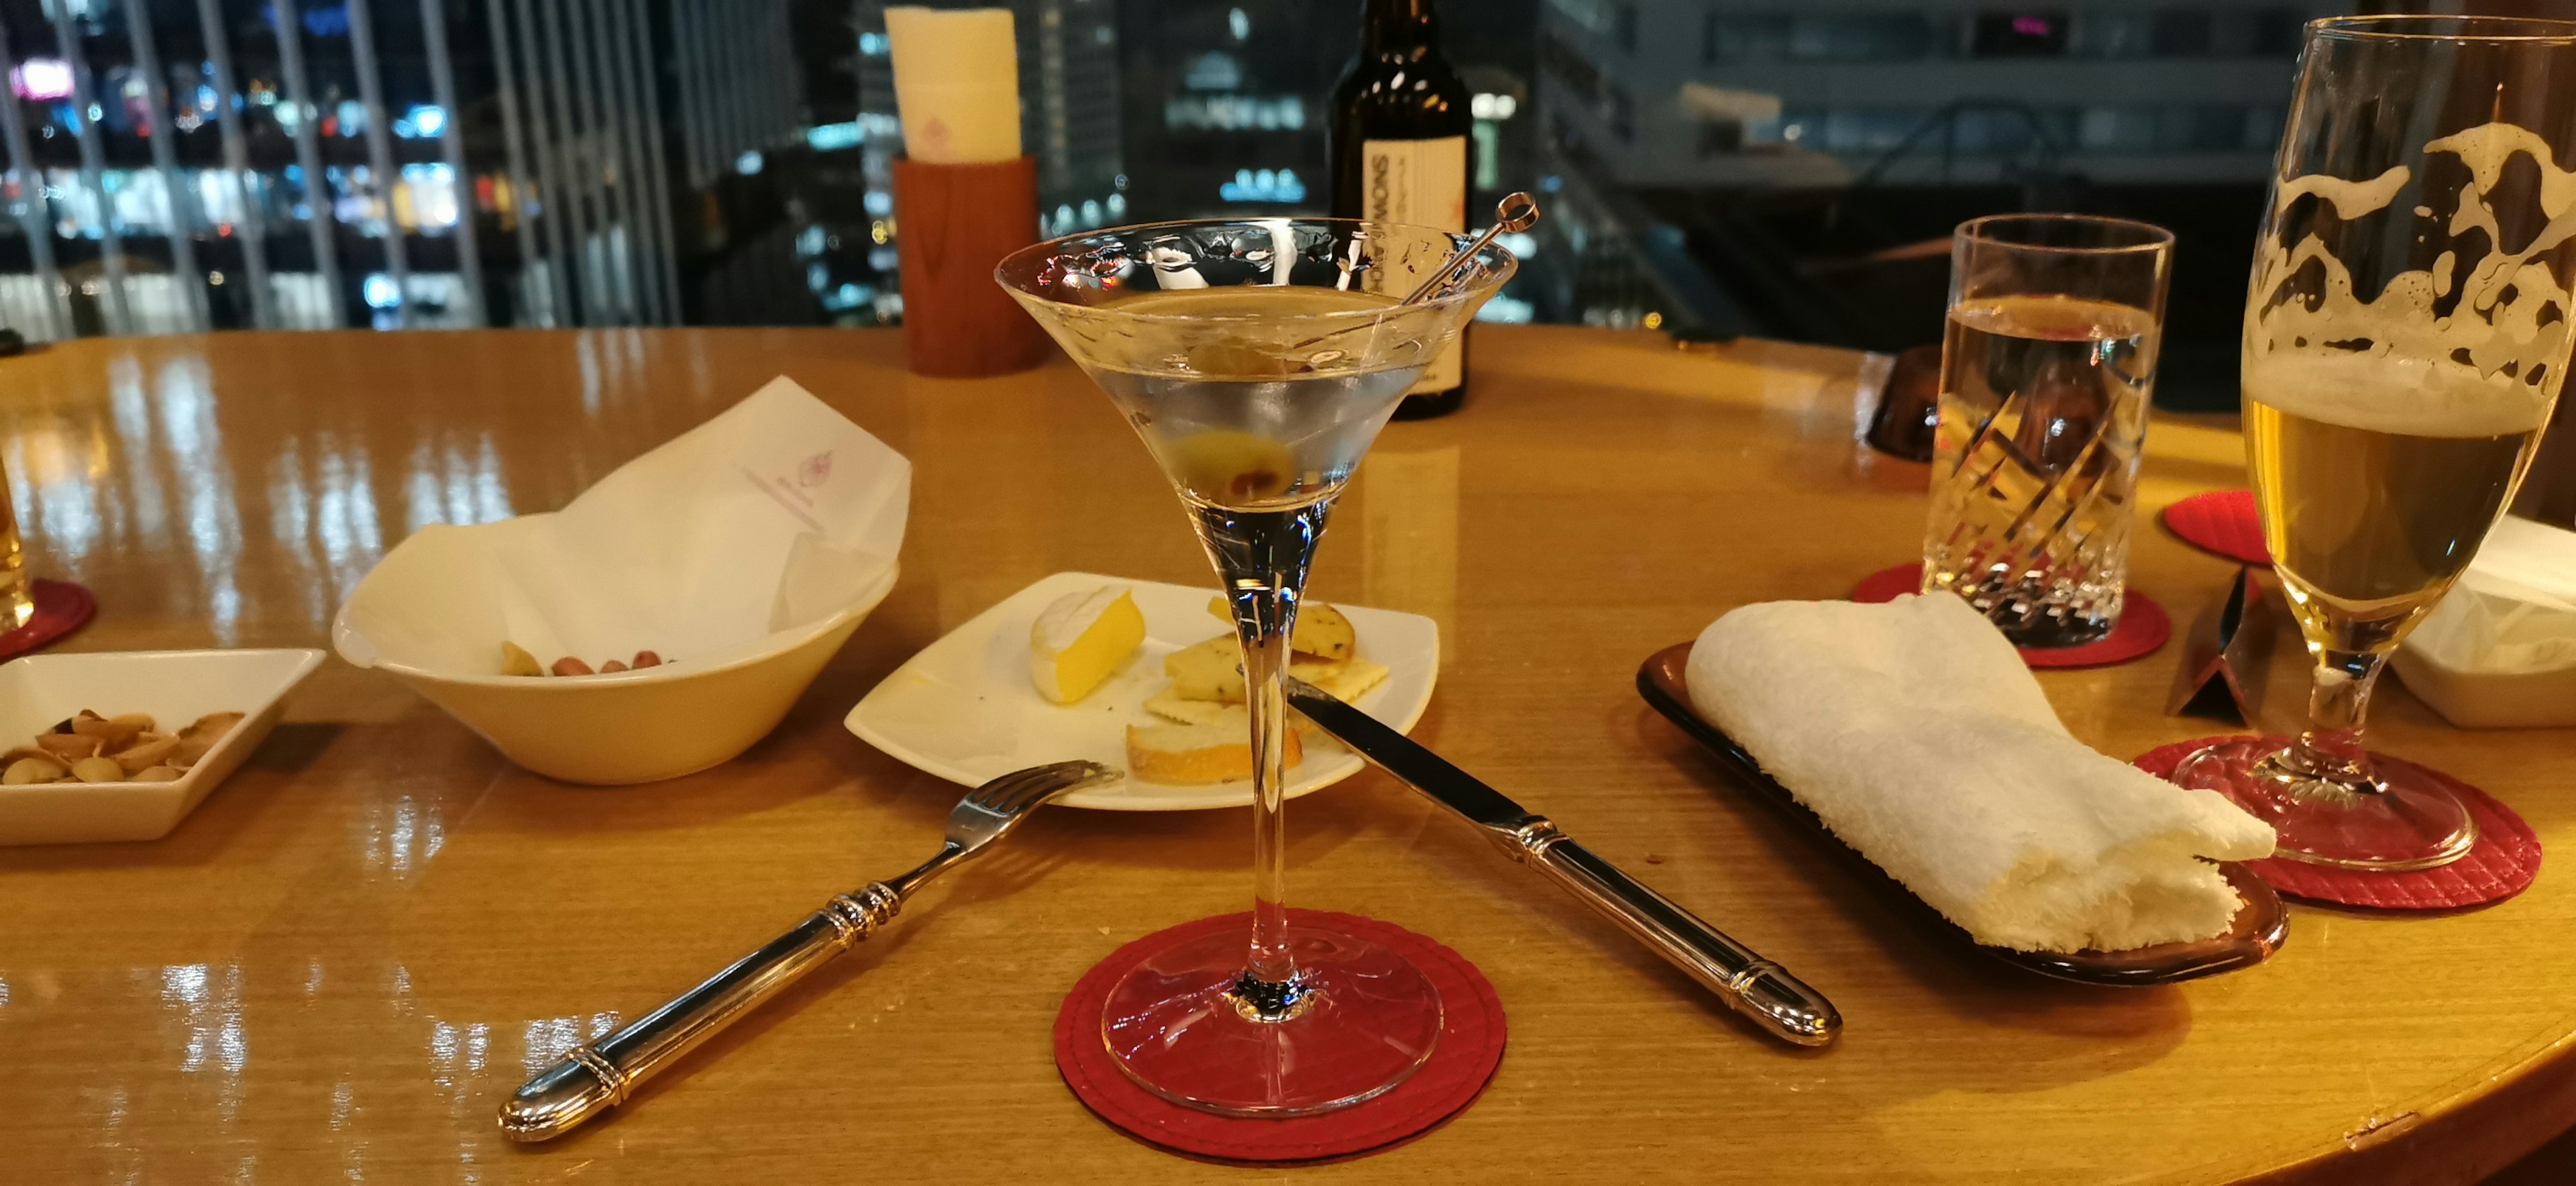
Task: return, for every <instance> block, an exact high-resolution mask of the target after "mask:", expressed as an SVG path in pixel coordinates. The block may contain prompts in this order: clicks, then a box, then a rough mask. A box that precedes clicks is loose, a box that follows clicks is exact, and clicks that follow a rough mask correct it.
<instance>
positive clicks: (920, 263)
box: [894, 156, 1047, 379]
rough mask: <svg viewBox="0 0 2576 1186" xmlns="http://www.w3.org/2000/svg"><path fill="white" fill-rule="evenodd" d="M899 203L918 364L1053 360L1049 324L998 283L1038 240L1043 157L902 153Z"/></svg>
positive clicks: (915, 367) (1007, 369)
mask: <svg viewBox="0 0 2576 1186" xmlns="http://www.w3.org/2000/svg"><path fill="white" fill-rule="evenodd" d="M894 209H895V219H896V234H895V243H896V250H897V252H898V254H899V255H900V257H901V261H902V267H903V341H904V346H905V348H906V352H907V353H908V355H909V356H910V365H911V368H912V373H914V374H916V375H929V376H932V377H935V378H943V379H974V378H982V377H986V376H990V375H1007V374H1010V373H1012V372H1014V371H1024V370H1027V369H1029V368H1030V367H1034V366H1036V365H1038V364H1039V363H1041V362H1043V361H1045V360H1046V355H1047V338H1046V333H1045V331H1044V330H1042V329H1040V328H1039V327H1038V324H1037V323H1036V322H1034V321H1031V320H1030V319H1029V318H1028V316H1027V315H1026V314H1023V313H1021V312H1020V310H1019V307H1018V306H1016V305H1014V304H1013V303H1012V302H1011V297H1010V294H1008V293H1006V292H1004V291H1003V290H1002V287H1001V286H1000V285H998V284H995V283H993V268H994V267H995V266H996V265H998V264H1000V263H1001V262H1002V257H1003V256H1005V255H1009V254H1010V253H1011V252H1013V251H1017V250H1019V249H1020V248H1022V247H1026V246H1028V245H1029V244H1031V243H1035V242H1037V230H1038V189H1037V161H1036V159H1035V158H1033V157H1027V156H1022V157H1016V158H1013V159H1011V160H1007V161H992V162H987V163H978V164H965V165H958V164H928V163H924V162H920V161H915V160H912V159H911V158H909V157H902V158H897V159H896V160H895V162H894Z"/></svg>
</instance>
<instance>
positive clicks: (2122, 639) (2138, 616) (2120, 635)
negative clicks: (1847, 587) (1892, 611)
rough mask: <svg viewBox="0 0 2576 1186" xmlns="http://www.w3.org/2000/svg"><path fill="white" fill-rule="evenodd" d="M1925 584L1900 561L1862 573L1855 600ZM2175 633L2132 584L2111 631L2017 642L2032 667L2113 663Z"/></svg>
mask: <svg viewBox="0 0 2576 1186" xmlns="http://www.w3.org/2000/svg"><path fill="white" fill-rule="evenodd" d="M1922 588H1923V565H1922V564H1920V563H1914V564H1899V565H1897V566H1895V567H1893V568H1886V569H1881V570H1879V571H1877V572H1874V573H1871V574H1869V575H1868V576H1866V577H1863V578H1861V582H1860V583H1859V584H1857V585H1854V586H1852V591H1851V599H1852V600H1854V601H1858V602H1864V603H1868V604H1873V605H1874V604H1876V603H1878V602H1882V601H1894V600H1896V599H1897V598H1899V597H1903V596H1905V595H1906V594H1908V593H1914V592H1919V591H1921V589H1922ZM2171 637H2173V619H2171V618H2168V617H2166V616H2165V607H2163V606H2161V605H2158V604H2156V600H2155V598H2152V597H2149V596H2147V595H2146V594H2144V593H2141V592H2138V591H2137V590H2136V589H2131V590H2129V591H2128V592H2126V593H2124V594H2122V595H2121V598H2120V620H2119V621H2118V622H2116V623H2113V624H2112V626H2111V632H2110V633H2109V634H2105V635H2103V636H2102V637H2100V638H2097V639H2094V640H2093V641H2091V642H2088V643H2085V644H2083V645H2081V646H2071V647H2017V648H2014V649H2016V650H2019V651H2020V652H2021V661H2022V662H2024V663H2027V664H2029V665H2031V666H2033V667H2109V666H2111V665H2112V664H2115V663H2126V662H2128V661H2129V660H2131V659H2140V658H2144V657H2146V656H2148V655H2152V654H2154V653H2155V650H2156V648H2157V647H2160V646H2163V645H2165V640H2166V639H2168V638H2171Z"/></svg>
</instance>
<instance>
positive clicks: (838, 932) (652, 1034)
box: [501, 881, 903, 1142]
mask: <svg viewBox="0 0 2576 1186" xmlns="http://www.w3.org/2000/svg"><path fill="white" fill-rule="evenodd" d="M902 908H903V895H902V894H900V893H898V892H896V891H895V890H894V889H893V888H891V887H889V886H887V885H886V883H884V882H882V881H880V882H877V883H875V884H873V885H870V886H868V887H867V888H866V889H863V890H860V891H858V892H857V893H855V894H843V895H841V896H840V897H837V898H834V899H832V900H831V901H829V902H827V903H824V905H823V908H822V909H821V910H817V911H815V912H814V913H813V914H812V915H810V916H808V917H807V918H806V919H805V921H804V922H802V923H799V924H797V925H796V928H795V929H794V930H791V931H788V932H787V933H786V934H783V935H780V936H779V937H777V938H775V939H772V940H770V941H769V943H768V945H767V946H764V947H762V948H761V949H760V950H758V951H755V952H753V953H751V954H750V955H746V956H744V957H742V958H741V959H739V960H735V961H734V962H733V964H732V965H731V966H729V967H727V968H726V969H725V970H724V971H721V972H718V973H716V974H715V975H713V976H710V977H708V978H707V979H706V981H705V983H702V984H700V985H698V986H697V987H696V988H693V989H690V990H689V991H687V992H684V993H682V994H680V995H679V996H677V997H674V998H672V999H671V1000H670V1001H669V1002H667V1003H665V1004H664V1005H663V1006H662V1007H661V1008H659V1009H655V1010H653V1011H652V1012H650V1013H647V1014H645V1015H644V1016H642V1017H638V1018H636V1019H635V1020H634V1021H632V1022H630V1023H628V1024H627V1025H626V1027H625V1028H623V1029H620V1030H618V1031H617V1032H616V1033H613V1034H610V1035H608V1036H607V1037H605V1038H601V1039H600V1040H598V1041H596V1042H592V1043H590V1044H589V1045H587V1046H581V1047H576V1048H575V1049H574V1050H573V1051H572V1053H570V1054H567V1055H565V1056H564V1057H563V1058H562V1060H561V1061H558V1062H556V1063H555V1064H554V1065H553V1066H550V1067H547V1068H546V1069H544V1070H542V1071H539V1072H537V1075H536V1077H535V1078H533V1079H530V1080H528V1081H527V1082H526V1083H525V1084H522V1085H521V1086H520V1088H519V1090H518V1091H517V1092H515V1093H513V1094H512V1095H511V1096H510V1098H509V1099H508V1100H507V1101H505V1102H503V1103H502V1105H501V1133H502V1135H504V1136H507V1137H508V1138H510V1139H511V1140H513V1141H521V1142H529V1141H544V1140H551V1139H553V1138H555V1137H559V1136H562V1135H563V1134H565V1133H567V1132H571V1131H572V1130H573V1129H575V1128H578V1127H580V1125H581V1124H582V1122H583V1121H586V1120H588V1119H590V1118H591V1117H593V1116H596V1115H598V1114H600V1113H602V1112H605V1111H607V1110H608V1109H610V1108H613V1107H616V1106H617V1105H618V1104H620V1103H623V1102H625V1100H626V1096H627V1093H629V1092H631V1091H633V1090H634V1089H635V1088H636V1087H637V1086H638V1085H639V1084H642V1083H643V1082H644V1081H645V1080H647V1079H650V1078H652V1077H653V1076H654V1075H655V1074H657V1073H659V1072H660V1071H661V1069H662V1068H663V1067H665V1066H668V1065H670V1063H671V1061H672V1060H674V1059H676V1058H678V1057H680V1056H681V1055H683V1054H686V1053H688V1052H689V1051H690V1050H692V1049H695V1048H696V1047H697V1045H698V1044H699V1043H701V1042H704V1041H706V1040H707V1039H709V1038H712V1037H714V1036H716V1035H717V1034H718V1033H720V1032H722V1031H723V1030H724V1029H725V1027H727V1026H730V1025H732V1024H733V1023H734V1022H736V1021H738V1020H740V1019H741V1018H742V1016H743V1015H744V1014H747V1013H749V1012H751V1011H752V1010H753V1009H755V1008H757V1007H759V1006H760V1004H761V1003H762V1002H764V1001H767V1000H769V999H770V998H771V997H774V996H777V995H778V994H779V993H780V992H783V991H785V990H786V988H787V986H788V985H791V984H794V983H796V982H797V981H798V980H801V979H803V978H804V976H805V974H806V973H808V972H811V971H813V970H814V969H816V968H819V967H821V966H823V964H824V963H826V962H828V961H829V960H830V959H831V958H832V957H833V956H836V955H839V954H841V953H842V952H844V951H848V950H849V949H850V948H851V947H852V946H854V945H856V944H857V943H858V942H859V941H860V940H862V939H865V938H867V937H868V935H869V934H870V933H871V932H873V931H875V930H876V929H877V928H878V927H880V926H883V925H885V924H886V923H887V922H888V921H890V920H891V919H893V918H894V916H895V912H896V911H898V910H901V909H902Z"/></svg>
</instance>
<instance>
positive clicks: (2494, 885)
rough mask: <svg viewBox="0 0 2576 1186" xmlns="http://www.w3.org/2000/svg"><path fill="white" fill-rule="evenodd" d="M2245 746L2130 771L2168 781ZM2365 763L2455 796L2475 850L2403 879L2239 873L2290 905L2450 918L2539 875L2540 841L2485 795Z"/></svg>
mask: <svg viewBox="0 0 2576 1186" xmlns="http://www.w3.org/2000/svg"><path fill="white" fill-rule="evenodd" d="M2245 740H2250V739H2248V738H2245V737H2241V736H2237V737H2203V738H2201V739H2199V740H2197V741H2183V742H2177V743H2175V744H2173V745H2166V746H2158V747H2156V748H2155V749H2151V750H2148V751H2147V752H2145V753H2143V754H2140V755H2138V756H2137V758H2136V759H2135V760H2134V761H2132V762H2131V763H2130V765H2133V766H2136V767H2137V768H2138V769H2140V770H2144V771H2146V772H2147V773H2149V774H2152V775H2155V776H2156V777H2158V778H2171V777H2172V776H2173V771H2174V767H2176V766H2179V765H2181V764H2182V760H2183V759H2184V758H2187V757H2190V756H2191V755H2192V754H2194V753H2197V752H2199V751H2200V750H2201V749H2203V748H2205V747H2207V746H2211V745H2216V744H2218V743H2219V742H2223V741H2245ZM2266 740H2273V741H2287V740H2288V739H2287V738H2268V739H2266ZM2370 760H2371V761H2373V762H2385V763H2389V764H2392V765H2397V766H2403V767H2406V768H2407V769H2409V770H2412V771H2416V772H2419V773H2422V774H2425V775H2427V776H2429V777H2431V778H2432V779H2433V780H2435V781H2437V782H2439V783H2441V784H2442V785H2443V786H2444V787H2446V788H2448V789H2449V790H2450V791H2451V793H2453V794H2455V795H2458V796H2459V797H2460V801H2461V802H2462V803H2465V804H2467V805H2468V808H2469V817H2470V818H2471V819H2474V820H2476V821H2477V822H2478V838H2477V842H2476V843H2475V844H2472V845H2470V846H2469V851H2468V853H2467V854H2466V855H2464V856H2462V857H2461V858H2460V859H2458V860H2456V861H2453V862H2451V863H2450V864H2447V865H2438V866H2435V867H2434V868H2431V869H2414V870H2409V871H2407V872H2403V873H2381V872H2373V871H2370V870H2365V869H2339V868H2336V867H2334V866H2331V865H2311V864H2309V863H2307V862H2305V861H2293V860H2290V859H2288V858H2285V857H2270V858H2267V859H2264V860H2260V861H2247V862H2245V867H2246V868H2248V869H2251V870H2253V871H2254V875H2255V876H2257V877H2260V878H2262V879H2263V880H2264V881H2266V882H2268V883H2270V885H2271V886H2272V888H2273V889H2276V890H2279V891H2280V892H2282V893H2285V894H2288V895H2290V896H2292V897H2297V898H2306V899H2308V900H2310V901H2313V902H2332V903H2335V904H2337V905H2341V906H2367V907H2370V908H2372V909H2376V910H2457V909H2460V908H2461V907H2465V906H2483V905H2486V904H2488V903H2491V902H2501V901H2503V900H2505V899H2506V898H2510V897H2512V896H2514V895H2515V894H2518V893H2521V892H2522V891H2524V890H2526V889H2529V888H2530V887H2531V881H2532V879H2533V878H2534V877H2537V876H2539V875H2540V837H2538V836H2536V835H2533V834H2532V831H2531V825H2530V824H2527V823H2524V822H2523V819H2522V817H2521V816H2520V815H2517V814H2515V813H2514V810H2513V809H2512V808H2510V807H2507V806H2505V805H2504V804H2502V803H2500V802H2497V801H2496V799H2495V797H2494V796H2492V795H2489V794H2487V793H2486V792H2485V791H2482V790H2479V789H2478V788H2476V787H2473V786H2470V785H2469V784H2467V783H2465V782H2461V781H2460V780H2459V779H2456V778H2453V777H2451V776H2450V775H2447V774H2444V773H2442V772H2441V771H2439V770H2432V769H2428V768H2426V767H2422V766H2417V765H2415V764H2414V763H2412V762H2406V761H2401V760H2399V759H2397V758H2391V757H2388V756H2387V755H2384V754H2372V755H2371V756H2370Z"/></svg>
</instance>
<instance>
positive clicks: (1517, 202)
mask: <svg viewBox="0 0 2576 1186" xmlns="http://www.w3.org/2000/svg"><path fill="white" fill-rule="evenodd" d="M1537 225H1538V199H1536V198H1533V197H1531V196H1529V195H1528V194H1525V193H1517V192H1515V193H1511V194H1506V195H1504V197H1503V200H1502V201H1499V202H1496V203H1494V225H1492V226H1489V227H1486V228H1485V233H1484V234H1481V235H1478V236H1476V238H1475V240H1474V241H1473V242H1470V243H1468V244H1467V245H1466V246H1465V247H1461V248H1459V249H1458V253H1457V254H1456V255H1452V256H1450V257H1449V262H1447V263H1444V264H1442V265H1440V270H1439V271H1436V272H1433V273H1432V274H1431V275H1429V276H1428V277H1425V278H1424V279H1423V281H1422V283H1421V285H1420V286H1418V287H1416V288H1415V289H1414V290H1413V291H1412V292H1410V293H1407V294H1405V297H1404V299H1403V300H1401V301H1397V302H1396V303H1397V304H1399V305H1419V304H1421V303H1422V302H1423V301H1425V300H1428V299H1430V297H1431V294H1432V293H1435V292H1438V291H1439V290H1440V289H1441V288H1442V287H1443V286H1445V285H1447V284H1448V283H1449V280H1450V278H1451V277H1453V276H1456V275H1457V274H1458V266H1459V265H1460V264H1464V263H1466V262H1467V261H1469V260H1472V259H1474V258H1476V253H1477V252H1479V251H1483V250H1484V249H1485V245H1486V244H1488V243H1491V242H1493V241H1494V236H1496V235H1499V234H1502V233H1503V232H1505V231H1525V230H1528V229H1530V228H1531V227H1534V226H1537Z"/></svg>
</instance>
